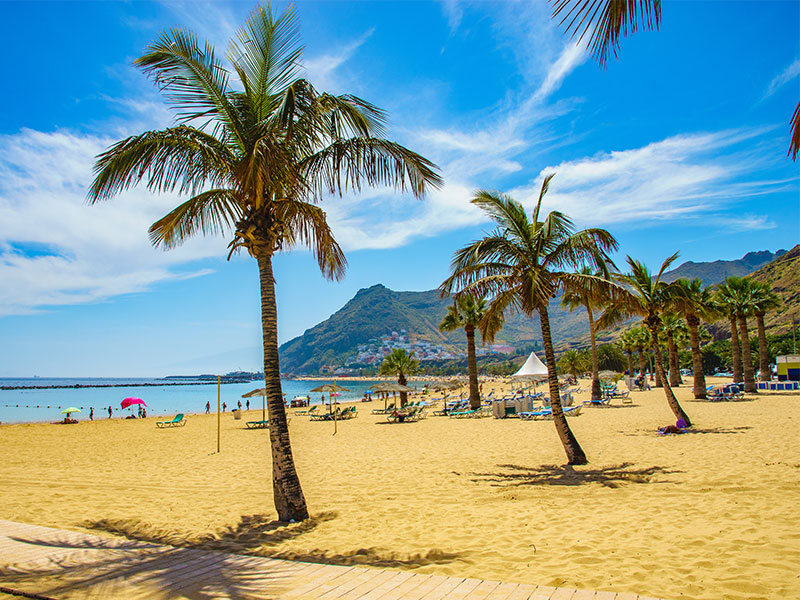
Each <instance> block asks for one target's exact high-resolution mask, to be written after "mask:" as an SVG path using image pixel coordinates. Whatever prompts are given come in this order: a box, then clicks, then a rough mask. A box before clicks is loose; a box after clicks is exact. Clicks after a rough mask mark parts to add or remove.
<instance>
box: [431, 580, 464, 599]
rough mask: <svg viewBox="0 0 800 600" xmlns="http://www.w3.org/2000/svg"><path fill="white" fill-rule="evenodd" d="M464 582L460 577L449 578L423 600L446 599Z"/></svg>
mask: <svg viewBox="0 0 800 600" xmlns="http://www.w3.org/2000/svg"><path fill="white" fill-rule="evenodd" d="M463 581H464V580H463V579H460V578H458V577H448V578H447V579H446V580H445V581H443V582H442V583H440V584H439V585H438V586H436V587H435V588H433V589H432V590H431V591H430V592H428V593H427V594H425V595H424V596H423V597H422V599H421V600H441V599H442V598H446V597H447V595H448V594H449V593H450V592H452V591H453V590H454V589H456V588H457V587H458V586H459V585H461V582H463Z"/></svg>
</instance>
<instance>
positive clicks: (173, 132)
mask: <svg viewBox="0 0 800 600" xmlns="http://www.w3.org/2000/svg"><path fill="white" fill-rule="evenodd" d="M235 162H236V160H235V157H234V156H233V155H232V154H231V153H230V150H229V148H228V147H226V146H225V144H223V143H222V142H220V141H219V140H218V139H216V138H215V137H213V136H212V135H209V134H207V133H205V132H203V131H200V130H199V129H195V128H193V127H188V126H186V125H181V126H179V127H172V128H169V129H164V130H162V131H146V132H144V133H142V134H139V135H135V136H131V137H129V138H127V139H124V140H122V141H120V142H117V143H116V144H114V145H113V146H111V148H109V149H108V150H106V151H105V152H103V153H102V154H100V155H99V156H98V157H97V161H96V163H95V165H94V172H95V179H94V181H93V182H92V185H91V187H90V188H89V194H88V196H89V202H90V203H94V202H97V201H98V200H107V199H109V198H111V197H112V196H114V195H115V194H117V193H119V192H121V191H123V190H125V189H127V188H129V187H132V186H133V185H135V184H136V183H138V182H139V181H141V180H142V179H146V180H147V187H148V189H150V190H151V191H153V192H171V191H174V190H175V188H178V191H179V192H180V193H181V194H184V193H187V192H190V193H196V192H197V190H198V189H199V188H200V187H201V186H203V185H204V184H206V183H209V182H210V183H211V185H217V186H219V185H220V184H223V183H224V181H225V180H226V179H227V178H228V177H229V176H230V174H231V170H232V168H233V166H234V165H235Z"/></svg>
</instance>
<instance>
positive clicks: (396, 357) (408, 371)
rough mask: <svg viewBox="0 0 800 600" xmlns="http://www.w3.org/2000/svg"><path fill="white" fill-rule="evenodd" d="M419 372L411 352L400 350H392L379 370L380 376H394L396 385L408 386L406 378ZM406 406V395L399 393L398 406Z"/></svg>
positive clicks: (416, 361)
mask: <svg viewBox="0 0 800 600" xmlns="http://www.w3.org/2000/svg"><path fill="white" fill-rule="evenodd" d="M418 371H419V361H418V360H417V359H416V358H414V353H413V352H406V351H405V350H403V349H402V348H394V349H393V350H392V351H391V352H390V353H389V354H387V355H386V357H385V358H384V359H383V362H382V363H381V368H380V374H381V375H396V376H397V383H399V384H400V385H406V384H408V377H410V376H411V375H413V374H414V373H416V372H418ZM406 404H408V393H407V392H400V406H405V405H406Z"/></svg>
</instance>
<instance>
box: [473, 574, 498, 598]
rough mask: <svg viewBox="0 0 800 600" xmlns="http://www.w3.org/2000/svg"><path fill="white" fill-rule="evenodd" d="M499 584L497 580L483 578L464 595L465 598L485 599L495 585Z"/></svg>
mask: <svg viewBox="0 0 800 600" xmlns="http://www.w3.org/2000/svg"><path fill="white" fill-rule="evenodd" d="M499 585H500V582H499V581H491V580H487V579H484V580H483V581H481V583H480V584H479V585H478V587H476V588H475V589H474V590H472V591H471V592H470V593H469V594H467V595H466V596H465V598H466V600H486V598H487V597H488V596H489V594H491V593H492V592H493V591H494V590H495V589H496V588H497V586H499Z"/></svg>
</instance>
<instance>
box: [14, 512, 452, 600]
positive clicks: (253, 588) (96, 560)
mask: <svg viewBox="0 0 800 600" xmlns="http://www.w3.org/2000/svg"><path fill="white" fill-rule="evenodd" d="M326 518H327V519H330V518H333V516H331V514H328V515H327V517H326ZM319 522H320V521H319V517H318V518H317V520H316V521H315V522H314V523H306V522H303V523H298V524H297V526H295V527H292V528H290V529H289V531H286V530H285V527H286V525H287V524H285V523H276V522H260V519H259V516H258V515H253V516H251V517H244V518H243V519H242V522H240V523H239V524H238V525H237V526H236V527H232V528H226V529H225V530H223V531H221V532H220V533H218V534H216V535H217V536H220V537H219V538H218V540H219V541H222V540H225V539H227V540H234V543H236V544H239V547H240V548H251V549H257V548H256V545H255V544H256V542H255V541H254V539H255V538H258V539H259V540H261V541H262V542H263V543H266V544H277V543H279V541H282V540H286V539H291V538H293V537H297V536H299V535H302V534H303V533H306V532H308V531H311V530H312V529H313V528H314V527H316V525H317V524H318V523H319ZM86 525H88V524H84V526H86ZM95 525H96V529H103V530H104V531H113V532H114V533H116V534H122V533H124V530H125V529H127V527H126V526H124V525H123V524H122V523H120V522H117V523H115V524H113V525H112V524H110V523H109V522H108V521H99V522H96V523H95ZM250 526H253V528H254V529H255V533H248V532H247V531H246V530H247V528H248V527H250ZM131 529H132V531H131V532H130V535H131V536H136V538H137V540H136V541H131V540H124V539H120V538H101V537H97V536H91V535H83V534H81V535H76V534H74V533H72V532H55V533H53V534H50V533H47V534H42V535H36V534H18V535H15V536H9V539H11V540H13V541H14V542H19V543H20V544H21V545H20V546H19V549H18V550H17V549H15V554H14V555H13V556H14V560H13V562H12V563H9V564H2V565H0V582H2V584H3V585H4V586H7V587H9V588H12V589H16V590H22V591H25V592H29V593H38V594H46V595H49V596H52V597H54V598H59V600H62V599H64V598H106V597H116V598H121V597H124V598H126V599H130V600H139V599H140V598H141V599H160V598H173V597H177V596H179V597H181V598H189V599H191V600H210V599H212V598H275V597H282V596H284V595H285V594H286V593H288V592H289V591H290V590H293V589H294V590H296V589H297V587H298V586H301V585H304V584H306V583H308V581H309V578H311V579H314V578H316V577H324V578H330V577H332V576H338V573H336V572H334V573H331V572H330V571H320V572H319V574H316V575H315V572H316V571H317V570H319V569H323V568H324V565H325V564H333V565H346V566H354V565H369V566H377V567H407V568H408V567H412V568H413V567H417V566H422V565H425V564H432V563H444V562H452V561H455V560H459V559H460V555H458V554H448V553H444V552H440V551H436V550H432V551H430V552H428V553H427V554H425V555H418V556H416V557H414V556H412V557H410V558H402V557H400V556H399V555H392V554H391V553H384V552H381V551H380V550H379V549H374V548H366V549H358V550H355V551H353V552H351V553H341V554H332V553H328V552H327V551H324V550H313V551H311V552H307V553H304V554H291V555H290V553H284V554H285V556H284V558H292V559H294V560H302V561H304V562H290V561H287V560H270V559H269V558H266V557H264V556H245V555H242V554H234V553H231V547H230V546H228V547H226V548H225V549H226V550H228V552H219V551H216V552H214V551H208V550H209V544H211V541H210V539H207V540H206V541H204V542H201V541H199V540H197V541H194V542H187V541H185V540H184V543H183V545H182V546H181V547H175V545H174V542H175V541H177V540H175V539H173V538H169V536H168V535H164V534H160V535H147V534H145V532H144V531H143V528H142V527H141V526H137V527H133V528H131ZM282 529H284V530H283V531H281V530H282ZM153 538H158V539H157V541H158V542H159V545H154V544H151V543H147V542H150V541H156V540H153ZM166 538H169V539H171V541H172V542H173V545H170V546H164V545H160V544H162V543H163V541H164V539H166ZM143 539H147V542H144V541H140V540H143ZM201 548H202V549H201ZM272 554H274V555H275V558H278V556H277V555H278V553H277V552H273V553H272ZM308 563H320V564H318V565H310V564H308ZM300 570H302V571H303V577H304V579H303V580H302V581H300V580H299V579H294V574H295V573H297V572H298V571H300ZM345 572H346V569H343V570H342V571H341V573H345ZM351 575H352V576H354V577H355V576H356V575H358V572H353V573H351ZM320 581H321V582H322V580H321V579H320Z"/></svg>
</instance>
